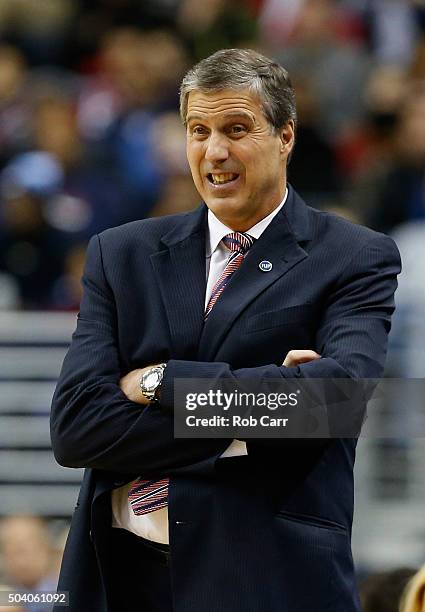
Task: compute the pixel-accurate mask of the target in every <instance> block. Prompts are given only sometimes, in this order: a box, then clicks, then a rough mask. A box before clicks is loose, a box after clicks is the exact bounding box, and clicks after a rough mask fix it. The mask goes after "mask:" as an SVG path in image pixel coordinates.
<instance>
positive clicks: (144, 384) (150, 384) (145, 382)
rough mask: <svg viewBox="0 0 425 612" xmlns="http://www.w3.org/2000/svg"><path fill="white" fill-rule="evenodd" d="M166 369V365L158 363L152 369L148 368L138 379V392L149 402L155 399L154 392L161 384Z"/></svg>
mask: <svg viewBox="0 0 425 612" xmlns="http://www.w3.org/2000/svg"><path fill="white" fill-rule="evenodd" d="M166 367H167V364H166V363H160V364H158V365H157V366H154V367H153V368H149V370H146V372H145V373H144V374H143V375H142V377H141V379H140V382H139V386H140V391H141V392H142V394H143V395H144V396H145V397H146V399H148V400H149V401H150V402H153V401H155V400H156V399H157V398H156V392H157V390H158V388H159V387H160V385H161V383H162V379H163V377H164V370H165V368H166Z"/></svg>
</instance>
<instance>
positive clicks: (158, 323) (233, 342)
mask: <svg viewBox="0 0 425 612" xmlns="http://www.w3.org/2000/svg"><path fill="white" fill-rule="evenodd" d="M205 235H206V208H205V206H202V207H200V208H199V209H197V210H195V211H194V212H190V213H187V214H183V215H176V216H170V217H162V218H156V219H148V220H144V221H139V222H135V223H130V224H127V225H124V226H121V227H117V228H114V229H110V230H107V231H105V232H103V233H102V234H100V235H99V236H95V237H94V238H93V239H92V240H91V242H90V245H89V248H88V253H87V263H86V268H85V273H84V277H83V286H84V296H83V299H82V303H81V309H80V313H79V315H78V325H77V329H76V331H75V333H74V336H73V340H72V344H71V347H70V350H69V352H68V355H67V357H66V358H65V361H64V364H63V369H62V373H61V376H60V380H59V383H58V386H57V390H56V393H55V396H54V399H53V405H52V415H51V432H52V442H53V450H54V453H55V456H56V459H57V460H58V461H59V463H61V464H62V465H65V466H69V467H85V468H88V469H86V472H85V476H84V482H83V485H82V488H81V493H80V496H79V500H78V502H77V506H76V509H75V513H74V516H73V520H72V526H71V531H70V535H69V538H68V543H67V546H66V550H65V555H64V560H63V565H62V572H61V578H60V584H59V586H60V588H61V589H65V590H69V591H70V597H71V605H70V612H94V611H95V612H104V611H106V610H108V607H107V600H108V593H109V588H110V587H109V585H110V579H109V577H108V573H107V564H106V560H107V559H108V542H109V534H110V529H111V504H110V495H111V490H112V489H113V488H114V487H118V486H121V485H123V484H124V483H126V482H129V481H130V480H132V479H133V478H135V477H136V476H138V475H141V474H143V475H146V476H153V477H155V476H164V475H167V476H170V479H171V480H170V491H169V527H170V546H171V558H172V562H171V571H172V584H173V596H174V603H175V608H174V609H175V612H211V611H214V612H218V611H220V612H247V611H253V612H257V611H258V612H357V611H358V610H359V609H360V608H359V603H358V598H357V593H356V587H355V577H354V570H353V562H352V556H351V547H350V534H351V523H352V514H353V464H354V455H355V440H352V439H333V440H328V441H326V440H306V439H303V440H294V439H291V440H290V439H286V440H257V439H254V440H248V441H247V448H248V456H247V457H240V458H238V459H233V460H230V463H226V462H227V461H229V460H228V459H219V457H220V455H221V453H222V452H223V451H224V449H225V448H226V447H227V446H228V444H229V440H209V439H208V440H207V439H199V440H196V439H193V440H183V439H174V436H173V381H174V379H175V378H179V377H181V378H191V377H196V378H211V379H216V378H221V377H225V378H231V377H234V378H235V379H240V378H244V377H250V378H252V377H257V378H259V379H265V378H269V377H272V378H280V377H282V378H293V377H306V378H322V377H330V378H339V377H344V378H346V377H348V378H378V377H380V376H381V375H382V372H383V366H384V360H385V353H386V347H387V335H388V332H389V330H390V318H391V314H392V312H393V310H394V291H395V288H396V276H397V274H398V272H399V270H400V261H399V255H398V251H397V249H396V247H395V245H394V243H393V241H392V240H391V239H390V238H388V237H387V236H384V235H382V234H378V233H376V232H373V231H371V230H369V229H366V228H364V227H361V226H358V225H353V224H351V223H349V222H347V221H345V220H342V219H340V218H338V217H336V216H334V215H330V214H327V213H322V212H318V211H317V210H314V209H312V208H309V207H308V206H306V204H305V203H304V202H303V201H302V200H301V199H300V197H299V196H298V195H297V194H296V193H295V192H294V190H293V189H292V188H289V195H288V199H287V202H286V203H285V205H284V207H283V209H282V210H281V211H280V212H279V213H278V215H277V216H276V217H275V218H274V219H273V221H272V223H271V224H270V225H269V227H268V228H267V229H266V231H265V232H264V233H263V235H262V236H261V237H260V238H259V239H258V240H257V241H256V242H255V244H254V246H253V247H252V248H251V250H250V251H249V253H248V255H247V256H246V258H245V260H244V262H243V265H242V267H241V268H240V269H239V270H238V271H237V272H236V273H235V274H234V276H233V277H232V279H231V281H230V283H229V285H228V286H227V287H226V290H225V292H224V293H223V295H222V296H221V298H220V300H219V301H218V302H217V304H216V306H215V307H214V309H213V311H212V312H211V314H210V316H209V318H208V320H207V322H206V323H205V324H204V321H203V311H204V297H205V288H206V271H205ZM262 260H268V261H271V262H272V264H273V269H272V270H271V271H270V272H268V273H264V272H262V271H261V270H260V269H259V267H258V264H259V262H261V261H262ZM296 348H301V349H304V348H310V349H314V350H316V351H317V352H318V353H319V354H320V355H322V358H321V359H320V360H317V361H314V362H310V363H307V364H303V365H301V366H299V367H296V368H285V367H282V366H281V363H282V361H283V358H284V357H285V355H286V353H287V352H288V351H289V350H290V349H296ZM163 361H166V362H168V367H167V369H166V371H165V377H164V381H163V386H162V397H161V406H160V407H156V406H147V407H142V406H140V405H138V404H135V403H132V402H131V401H128V400H127V399H126V397H125V396H124V394H123V393H122V392H121V390H120V388H119V386H118V382H119V379H120V377H121V376H123V375H124V374H125V373H127V372H129V371H130V370H133V369H135V368H140V367H143V366H146V365H149V364H152V363H158V362H163ZM177 409H178V407H177V406H176V410H177ZM119 561H120V560H119V559H117V560H116V562H117V563H119ZM140 579H141V580H143V576H141V577H140ZM126 596H128V597H131V594H127V595H126V594H123V597H126ZM141 612H142V611H141Z"/></svg>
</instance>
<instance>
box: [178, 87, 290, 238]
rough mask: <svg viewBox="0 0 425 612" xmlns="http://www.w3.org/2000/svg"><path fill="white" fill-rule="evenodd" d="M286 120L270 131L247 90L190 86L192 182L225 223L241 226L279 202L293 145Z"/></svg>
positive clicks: (188, 116) (261, 215)
mask: <svg viewBox="0 0 425 612" xmlns="http://www.w3.org/2000/svg"><path fill="white" fill-rule="evenodd" d="M293 137H294V128H293V123H292V122H289V123H288V125H287V126H286V127H285V128H283V129H282V130H281V131H280V132H279V133H277V134H275V133H274V132H273V131H272V128H271V126H270V125H269V123H268V122H267V120H266V118H265V116H264V114H263V111H262V108H261V105H260V102H259V100H258V99H257V98H256V97H255V96H254V95H253V94H252V93H251V92H249V91H248V90H231V89H227V90H223V91H219V92H208V93H203V92H200V91H192V92H190V94H189V99H188V108H187V157H188V160H189V165H190V169H191V172H192V176H193V180H194V183H195V186H196V188H197V190H198V192H199V194H200V195H201V197H202V199H203V200H204V201H205V203H206V204H207V206H208V208H209V209H210V210H212V212H213V213H214V214H215V215H216V216H217V217H218V218H219V219H220V220H221V221H222V222H223V223H225V224H226V225H227V226H228V227H230V228H231V229H234V230H239V231H245V230H247V229H249V228H250V227H252V226H253V225H255V224H256V223H258V221H260V220H261V219H264V217H266V216H267V215H268V214H269V213H270V212H272V210H274V209H275V208H276V206H278V205H279V204H280V202H281V201H282V199H283V196H284V192H285V188H286V161H287V158H288V155H289V153H290V151H291V148H292V146H293Z"/></svg>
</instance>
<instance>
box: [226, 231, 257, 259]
mask: <svg viewBox="0 0 425 612" xmlns="http://www.w3.org/2000/svg"><path fill="white" fill-rule="evenodd" d="M223 242H224V244H225V245H226V247H227V248H228V249H229V250H230V251H232V252H235V251H237V252H238V253H242V255H245V253H246V252H247V251H248V249H250V248H251V247H252V245H253V244H254V238H252V236H250V235H249V234H244V233H243V232H232V233H231V234H227V236H224V238H223Z"/></svg>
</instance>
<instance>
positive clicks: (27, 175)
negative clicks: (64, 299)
mask: <svg viewBox="0 0 425 612" xmlns="http://www.w3.org/2000/svg"><path fill="white" fill-rule="evenodd" d="M62 180H63V172H62V168H61V166H60V165H59V163H58V162H57V161H56V160H55V159H54V158H53V157H52V156H50V155H48V154H47V153H41V152H31V153H25V154H22V155H20V156H18V157H17V158H16V159H15V160H14V161H13V162H11V163H10V164H9V165H8V166H7V167H6V168H5V169H4V170H3V172H2V174H1V176H0V195H1V210H0V213H1V223H0V271H2V272H3V273H6V274H10V275H12V276H13V277H14V278H15V279H16V282H17V285H18V287H19V301H20V302H21V304H22V305H23V306H24V307H26V308H43V307H44V308H46V307H48V306H49V303H50V291H51V286H52V283H53V282H54V281H55V279H56V278H58V277H59V275H60V274H61V272H62V269H63V258H64V255H65V252H66V249H67V241H66V235H65V234H64V233H63V232H61V231H59V230H57V229H55V228H54V227H52V226H51V225H50V224H49V223H48V221H47V219H46V205H47V202H48V200H49V198H50V197H52V196H53V195H54V194H55V193H56V192H57V191H58V190H59V188H60V186H61V183H62Z"/></svg>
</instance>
